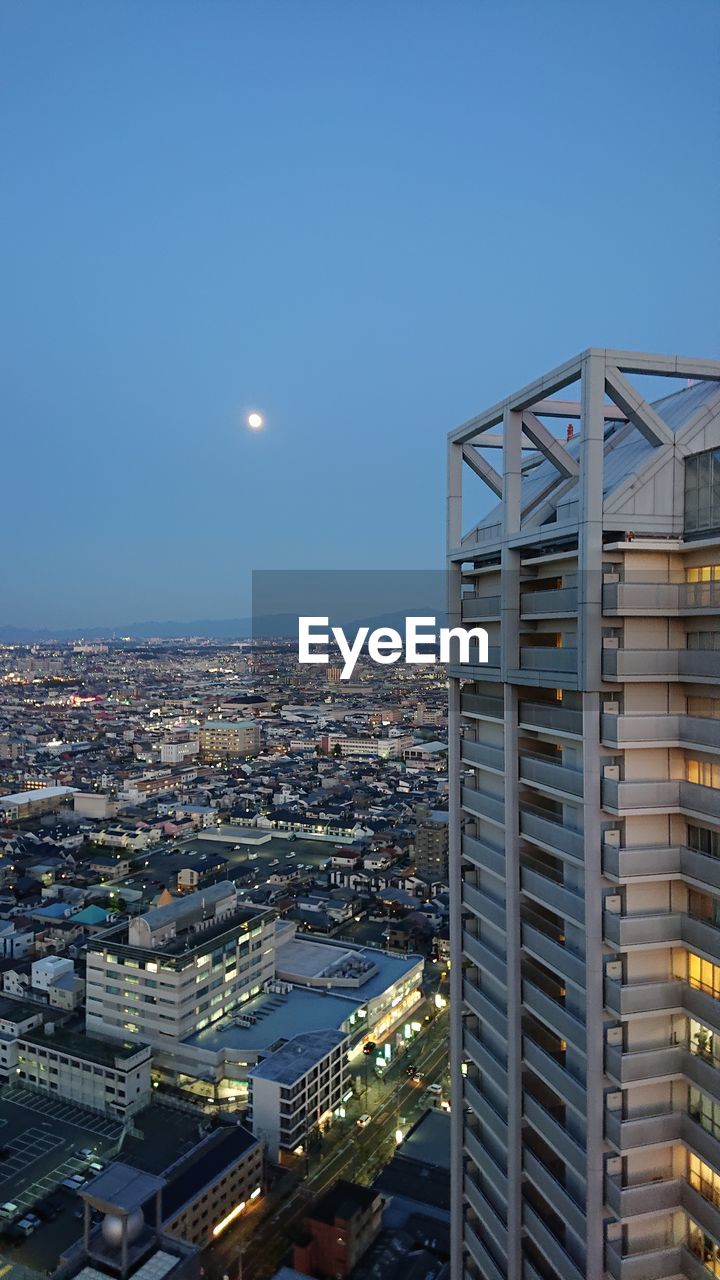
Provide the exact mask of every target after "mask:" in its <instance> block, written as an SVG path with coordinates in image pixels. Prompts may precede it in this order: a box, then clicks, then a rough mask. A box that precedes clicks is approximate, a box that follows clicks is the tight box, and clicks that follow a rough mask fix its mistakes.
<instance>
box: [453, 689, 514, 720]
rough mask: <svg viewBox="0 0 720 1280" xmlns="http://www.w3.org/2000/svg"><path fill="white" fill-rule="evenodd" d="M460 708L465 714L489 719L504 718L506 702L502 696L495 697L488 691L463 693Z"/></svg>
mask: <svg viewBox="0 0 720 1280" xmlns="http://www.w3.org/2000/svg"><path fill="white" fill-rule="evenodd" d="M460 710H461V712H462V714H463V715H465V716H482V717H483V719H487V720H502V718H503V716H504V714H505V704H504V702H503V699H502V698H495V697H493V696H492V695H490V694H486V693H463V694H461V696H460Z"/></svg>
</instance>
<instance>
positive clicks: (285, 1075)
mask: <svg viewBox="0 0 720 1280" xmlns="http://www.w3.org/2000/svg"><path fill="white" fill-rule="evenodd" d="M348 1043H349V1037H348V1036H347V1035H346V1034H345V1033H344V1032H342V1031H335V1030H331V1029H328V1030H324V1031H308V1032H306V1033H305V1034H304V1035H299V1036H295V1038H294V1039H292V1040H288V1041H287V1043H286V1044H284V1045H283V1046H282V1048H280V1049H277V1050H276V1051H275V1053H271V1054H270V1055H269V1056H268V1057H267V1058H265V1059H264V1060H263V1061H262V1062H259V1063H258V1064H257V1066H255V1067H253V1068H252V1070H251V1071H250V1073H249V1078H250V1108H249V1112H248V1114H249V1116H250V1119H251V1126H252V1131H253V1133H254V1134H255V1135H256V1136H257V1137H259V1138H262V1139H263V1140H264V1141H265V1142H266V1144H267V1148H268V1151H269V1153H270V1156H271V1157H272V1159H274V1160H280V1161H282V1160H284V1159H287V1158H288V1157H289V1156H290V1155H292V1153H293V1152H295V1151H297V1149H298V1147H300V1148H304V1147H305V1146H306V1144H307V1141H308V1138H309V1136H310V1134H311V1133H312V1132H317V1131H319V1130H321V1129H322V1128H324V1127H325V1126H326V1125H328V1124H331V1123H332V1120H333V1118H334V1115H335V1113H336V1112H337V1111H338V1110H339V1108H340V1107H341V1106H342V1100H343V1097H344V1095H345V1093H346V1091H347V1089H348V1087H349V1073H348V1065H347V1047H348Z"/></svg>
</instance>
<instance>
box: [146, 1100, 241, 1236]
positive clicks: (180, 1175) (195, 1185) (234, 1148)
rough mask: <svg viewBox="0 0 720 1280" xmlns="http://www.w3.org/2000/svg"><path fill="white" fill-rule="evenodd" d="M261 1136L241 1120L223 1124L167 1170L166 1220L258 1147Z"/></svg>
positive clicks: (163, 1212)
mask: <svg viewBox="0 0 720 1280" xmlns="http://www.w3.org/2000/svg"><path fill="white" fill-rule="evenodd" d="M258 1142H259V1139H258V1138H256V1137H255V1136H254V1134H252V1133H250V1131H249V1129H245V1128H243V1126H242V1125H240V1124H230V1125H223V1126H222V1127H221V1128H219V1129H215V1130H214V1131H213V1132H212V1133H210V1134H208V1136H207V1137H206V1138H204V1139H203V1140H202V1142H200V1143H199V1145H198V1146H196V1147H193V1149H192V1150H191V1151H188V1152H187V1153H186V1154H185V1155H183V1156H181V1157H180V1159H179V1160H177V1161H176V1162H175V1163H174V1164H173V1165H171V1166H170V1167H169V1168H168V1169H166V1170H165V1177H166V1178H167V1184H166V1186H165V1187H164V1189H163V1193H162V1216H163V1221H165V1222H166V1221H167V1220H168V1219H169V1218H172V1217H174V1216H175V1214H176V1213H179V1211H180V1210H181V1209H182V1207H183V1205H185V1204H187V1203H188V1201H189V1200H192V1199H194V1198H195V1196H197V1195H198V1194H199V1192H201V1191H202V1190H203V1188H206V1187H207V1186H208V1185H209V1184H212V1183H214V1182H216V1181H217V1180H218V1179H219V1178H220V1176H221V1175H222V1173H223V1172H224V1171H225V1170H226V1169H229V1168H231V1167H232V1166H234V1165H235V1164H237V1162H238V1160H240V1158H241V1157H242V1156H244V1155H245V1154H246V1152H248V1151H250V1150H251V1149H252V1148H253V1147H257V1145H258Z"/></svg>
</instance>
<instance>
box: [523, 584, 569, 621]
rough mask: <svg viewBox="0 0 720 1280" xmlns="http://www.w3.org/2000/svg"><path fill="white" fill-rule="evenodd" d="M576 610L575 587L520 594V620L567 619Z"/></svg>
mask: <svg viewBox="0 0 720 1280" xmlns="http://www.w3.org/2000/svg"><path fill="white" fill-rule="evenodd" d="M577 610H578V593H577V587H554V588H552V589H551V590H548V591H522V592H521V593H520V616H521V618H569V617H572V615H573V614H576V613H577Z"/></svg>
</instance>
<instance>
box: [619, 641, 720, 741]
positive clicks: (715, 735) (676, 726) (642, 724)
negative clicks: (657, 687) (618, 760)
mask: <svg viewBox="0 0 720 1280" xmlns="http://www.w3.org/2000/svg"><path fill="white" fill-rule="evenodd" d="M717 666H718V667H720V661H719V662H718V663H717ZM600 737H601V741H602V744H603V746H605V747H623V748H627V747H648V746H652V747H697V748H698V750H700V751H720V720H712V719H710V718H706V717H703V716H686V715H618V716H613V715H607V714H604V715H601V717H600Z"/></svg>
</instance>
